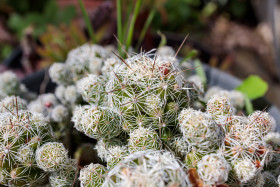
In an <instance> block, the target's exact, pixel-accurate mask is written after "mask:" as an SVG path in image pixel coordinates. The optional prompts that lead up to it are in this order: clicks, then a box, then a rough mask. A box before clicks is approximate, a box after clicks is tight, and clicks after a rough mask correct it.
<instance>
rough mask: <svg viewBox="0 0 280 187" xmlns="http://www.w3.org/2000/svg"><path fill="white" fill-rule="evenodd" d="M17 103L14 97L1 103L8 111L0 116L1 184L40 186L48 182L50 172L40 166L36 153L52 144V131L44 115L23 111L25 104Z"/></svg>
mask: <svg viewBox="0 0 280 187" xmlns="http://www.w3.org/2000/svg"><path fill="white" fill-rule="evenodd" d="M7 101H9V102H10V103H7ZM16 101H17V102H16V103H21V104H19V106H17V105H16V103H15V97H12V98H5V99H4V100H2V101H1V103H5V105H6V106H7V107H5V108H7V109H8V108H9V109H8V110H7V111H2V113H1V114H0V119H1V120H0V121H1V122H0V123H1V124H0V134H1V136H0V155H1V159H0V167H1V174H0V176H1V177H0V179H1V184H10V185H14V186H23V185H36V184H37V185H39V184H40V183H44V182H46V178H47V173H46V172H44V171H43V170H41V169H40V168H39V167H38V164H37V162H36V159H35V157H36V156H35V152H36V151H37V150H38V149H39V147H40V146H42V145H43V144H45V143H47V142H51V141H53V133H52V129H51V127H50V125H49V124H48V123H47V121H46V119H45V118H44V117H43V115H42V114H39V113H33V112H29V111H27V110H22V109H25V108H26V106H24V101H22V102H21V100H20V99H19V98H17V99H16ZM14 104H15V106H13V105H14ZM3 106H4V105H3ZM11 106H13V107H11Z"/></svg>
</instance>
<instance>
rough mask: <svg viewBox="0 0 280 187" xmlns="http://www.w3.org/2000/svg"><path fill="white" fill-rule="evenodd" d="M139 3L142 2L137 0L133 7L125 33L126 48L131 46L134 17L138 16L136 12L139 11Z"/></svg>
mask: <svg viewBox="0 0 280 187" xmlns="http://www.w3.org/2000/svg"><path fill="white" fill-rule="evenodd" d="M141 3H142V0H137V2H136V6H135V9H134V10H133V15H132V18H131V22H130V24H129V28H128V34H127V40H126V50H128V48H129V47H130V46H131V43H132V37H133V31H134V25H135V21H136V18H137V16H138V13H139V10H140V7H141Z"/></svg>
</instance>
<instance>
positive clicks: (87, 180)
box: [79, 164, 107, 187]
mask: <svg viewBox="0 0 280 187" xmlns="http://www.w3.org/2000/svg"><path fill="white" fill-rule="evenodd" d="M106 175H107V170H106V168H105V167H104V166H102V165H100V164H90V165H88V166H86V167H84V168H83V169H82V170H81V171H80V177H79V180H80V181H81V187H90V186H96V187H99V186H102V184H103V183H104V181H105V177H106Z"/></svg>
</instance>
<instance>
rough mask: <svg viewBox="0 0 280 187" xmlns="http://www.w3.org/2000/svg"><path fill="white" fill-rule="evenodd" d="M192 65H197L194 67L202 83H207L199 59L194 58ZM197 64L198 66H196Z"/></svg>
mask: <svg viewBox="0 0 280 187" xmlns="http://www.w3.org/2000/svg"><path fill="white" fill-rule="evenodd" d="M194 66H195V67H197V68H195V71H196V74H197V75H198V76H199V77H200V78H201V80H202V83H203V85H204V86H205V85H206V83H207V78H206V74H205V72H204V69H203V66H202V64H201V62H200V60H198V59H197V60H195V61H194ZM198 66H199V67H198Z"/></svg>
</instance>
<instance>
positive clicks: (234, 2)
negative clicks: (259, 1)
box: [152, 0, 252, 31]
mask: <svg viewBox="0 0 280 187" xmlns="http://www.w3.org/2000/svg"><path fill="white" fill-rule="evenodd" d="M156 1H157V0H156ZM158 1H160V0H158ZM250 7H251V6H250V0H166V2H165V4H164V8H163V9H162V10H161V11H159V12H157V14H156V16H155V18H154V21H153V24H152V25H153V27H154V28H155V29H160V30H166V31H181V30H184V29H187V30H188V31H189V30H190V29H191V30H192V29H194V30H196V31H197V30H198V29H201V28H203V27H204V26H206V23H205V20H206V19H208V18H210V17H211V16H214V15H224V16H227V17H228V18H230V19H234V20H238V19H239V20H240V21H242V19H251V18H252V15H250V14H251V12H250Z"/></svg>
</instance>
